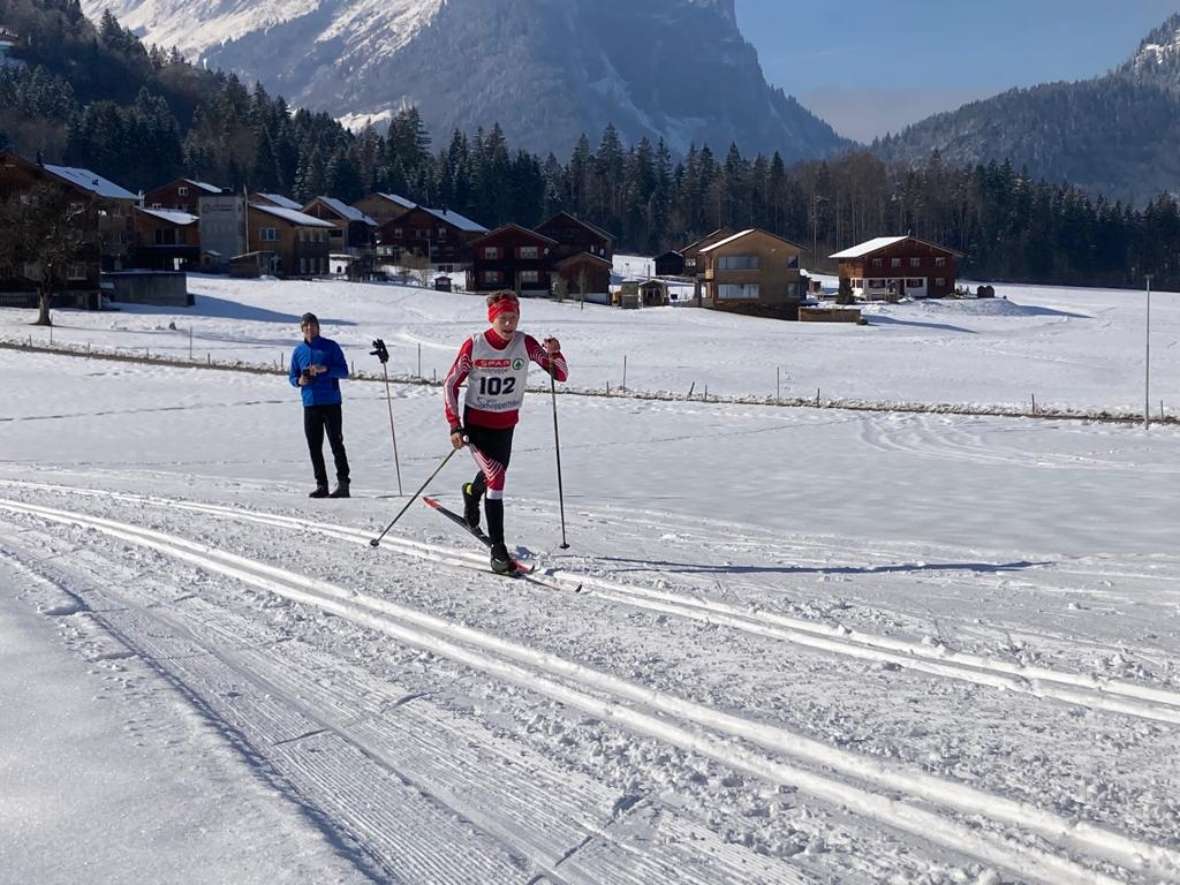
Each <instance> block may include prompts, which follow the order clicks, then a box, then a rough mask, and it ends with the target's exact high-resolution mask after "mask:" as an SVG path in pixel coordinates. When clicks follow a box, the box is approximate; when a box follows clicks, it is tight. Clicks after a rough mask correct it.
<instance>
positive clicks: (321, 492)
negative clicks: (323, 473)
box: [307, 486, 328, 498]
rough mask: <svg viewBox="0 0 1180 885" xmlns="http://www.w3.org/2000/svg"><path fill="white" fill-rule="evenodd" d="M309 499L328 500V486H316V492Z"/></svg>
mask: <svg viewBox="0 0 1180 885" xmlns="http://www.w3.org/2000/svg"><path fill="white" fill-rule="evenodd" d="M307 497H309V498H326V497H328V487H327V486H316V487H315V491H314V492H312V493H311V494H310V495H308V496H307Z"/></svg>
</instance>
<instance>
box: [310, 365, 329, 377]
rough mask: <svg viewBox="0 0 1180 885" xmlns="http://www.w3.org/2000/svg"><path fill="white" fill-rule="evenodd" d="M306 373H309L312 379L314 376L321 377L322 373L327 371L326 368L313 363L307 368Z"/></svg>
mask: <svg viewBox="0 0 1180 885" xmlns="http://www.w3.org/2000/svg"><path fill="white" fill-rule="evenodd" d="M307 371H309V372H311V374H312V377H315V376H316V375H322V374H324V372H326V371H328V367H327V366H321V365H320V364H319V363H313V364H312V365H310V366H308V367H307Z"/></svg>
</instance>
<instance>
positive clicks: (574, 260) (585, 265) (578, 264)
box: [550, 252, 614, 296]
mask: <svg viewBox="0 0 1180 885" xmlns="http://www.w3.org/2000/svg"><path fill="white" fill-rule="evenodd" d="M550 261H551V263H552V269H553V273H554V274H556V275H557V276H558V277H559V278H560V279H562V280H564V281H565V286H566V292H567V293H569V294H570V295H571V296H579V295H583V296H584V295H596V294H599V295H606V294H608V293H609V292H610V282H611V270H612V269H613V267H614V265H613V264H612V263H611V262H610V261H608V260H607V259H605V258H603V257H601V256H599V255H591V254H590V253H589V252H578V253H576V254H574V255H570V256H569V257H567V258H562V259H560V260H557V261H552V257H551V258H550Z"/></svg>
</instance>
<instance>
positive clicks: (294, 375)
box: [287, 336, 348, 407]
mask: <svg viewBox="0 0 1180 885" xmlns="http://www.w3.org/2000/svg"><path fill="white" fill-rule="evenodd" d="M317 364H318V365H321V366H327V368H328V371H326V372H324V373H323V374H320V375H316V376H315V380H314V381H312V382H311V384H308V385H307V386H306V387H299V376H300V375H301V374H302V373H303V370H304V369H306V368H307V367H308V366H312V365H317ZM287 377H288V378H290V379H291V386H292V387H299V392H300V393H302V394H303V405H304V406H305V407H306V406H334V405H338V404H339V403H340V401H341V397H340V379H341V378H347V377H348V363H347V362H346V361H345V359H344V351H342V350H341V349H340V345H339V344H337V343H336V342H335V341H333V340H331V339H330V338H324V337H322V336H320V337H316V338H312V339H311V343H310V344H308V343H307V342H306V341H304V342H302V343H301V344H300V345H299V346H298V347H296V348H295V352H294V353H292V354H291V369H290V371H289V372H288V373H287Z"/></svg>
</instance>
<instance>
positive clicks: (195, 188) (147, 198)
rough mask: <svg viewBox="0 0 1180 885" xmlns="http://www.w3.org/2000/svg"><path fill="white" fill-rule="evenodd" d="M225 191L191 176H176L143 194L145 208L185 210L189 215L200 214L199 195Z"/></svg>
mask: <svg viewBox="0 0 1180 885" xmlns="http://www.w3.org/2000/svg"><path fill="white" fill-rule="evenodd" d="M222 193H225V189H224V188H220V187H218V186H217V185H215V184H208V183H206V182H204V181H196V180H194V179H192V178H178V179H176V180H175V181H170V182H168V183H167V184H162V185H160V186H159V187H155V188H152V189H151V190H150V191H148V192H147V193H146V194H144V195H143V205H144V208H145V209H171V210H174V211H177V212H187V213H188V214H189V215H200V214H201V197H202V196H217V195H219V194H222Z"/></svg>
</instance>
